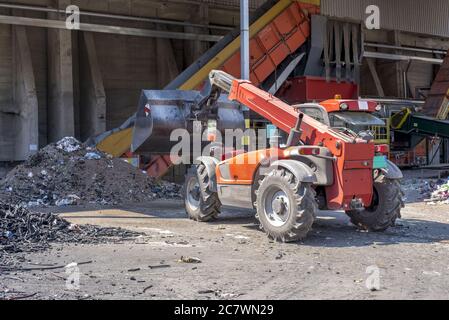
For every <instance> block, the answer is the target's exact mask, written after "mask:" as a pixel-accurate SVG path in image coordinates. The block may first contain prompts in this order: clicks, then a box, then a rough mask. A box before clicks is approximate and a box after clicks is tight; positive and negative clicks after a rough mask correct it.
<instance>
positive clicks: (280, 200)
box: [256, 169, 318, 242]
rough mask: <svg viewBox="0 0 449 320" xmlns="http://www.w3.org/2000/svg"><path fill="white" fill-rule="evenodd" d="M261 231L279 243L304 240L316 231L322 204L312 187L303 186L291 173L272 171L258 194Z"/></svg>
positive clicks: (304, 184) (257, 204)
mask: <svg viewBox="0 0 449 320" xmlns="http://www.w3.org/2000/svg"><path fill="white" fill-rule="evenodd" d="M256 195H257V198H256V208H257V215H256V217H257V219H258V220H259V222H260V228H261V229H262V230H264V231H265V232H266V233H267V234H268V236H269V237H271V238H273V239H274V240H276V241H282V242H295V241H298V240H301V239H304V238H305V237H306V236H307V234H308V233H309V231H310V230H311V229H312V225H313V222H314V220H315V216H316V212H317V210H318V204H317V202H316V200H315V195H316V194H315V190H314V189H313V188H312V185H311V184H306V183H301V182H299V181H297V179H296V177H295V176H294V175H293V174H292V173H291V172H290V171H288V170H285V169H280V170H273V171H272V172H270V173H269V174H268V175H267V176H266V177H265V178H264V179H263V181H262V182H261V184H260V187H259V189H258V191H257V192H256Z"/></svg>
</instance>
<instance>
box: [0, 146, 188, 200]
mask: <svg viewBox="0 0 449 320" xmlns="http://www.w3.org/2000/svg"><path fill="white" fill-rule="evenodd" d="M179 197H180V186H178V185H176V184H171V183H167V182H159V181H155V180H154V179H152V178H150V177H148V176H147V175H146V174H145V173H143V172H142V171H141V170H139V169H137V168H135V167H133V166H132V165H130V164H129V163H127V162H125V161H124V160H122V159H116V158H112V157H111V156H109V155H107V154H105V153H102V152H100V151H98V150H96V149H93V148H90V147H87V146H85V145H83V144H82V143H80V142H79V141H77V140H76V139H74V138H64V139H62V140H61V141H59V142H58V143H56V144H51V145H48V146H47V147H45V148H43V149H42V150H40V151H39V152H38V153H37V154H35V155H33V156H31V157H30V158H29V159H28V160H27V161H26V162H25V163H24V164H22V165H20V166H18V167H16V168H15V169H13V170H12V171H11V172H9V174H8V175H7V176H6V177H5V179H3V180H1V181H0V200H4V201H6V202H9V203H14V204H21V205H23V206H27V207H36V206H55V205H56V206H67V205H83V204H88V203H94V204H101V205H114V204H121V203H130V202H134V203H135V202H145V201H150V200H154V199H158V198H164V199H170V198H179Z"/></svg>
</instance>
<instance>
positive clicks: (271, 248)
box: [0, 196, 449, 299]
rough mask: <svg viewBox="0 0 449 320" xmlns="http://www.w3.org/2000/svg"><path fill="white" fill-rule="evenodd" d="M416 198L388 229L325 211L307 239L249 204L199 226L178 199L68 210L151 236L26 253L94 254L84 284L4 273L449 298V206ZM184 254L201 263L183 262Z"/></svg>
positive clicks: (150, 287) (143, 288) (215, 293)
mask: <svg viewBox="0 0 449 320" xmlns="http://www.w3.org/2000/svg"><path fill="white" fill-rule="evenodd" d="M408 200H409V203H408V204H407V206H406V208H405V209H404V210H403V219H402V220H400V221H399V223H398V226H397V227H396V228H393V229H391V230H389V231H388V232H385V233H363V232H359V231H357V230H356V228H355V227H353V226H352V225H350V224H349V221H348V219H347V218H346V216H345V215H344V214H342V213H322V214H321V215H320V217H319V219H318V220H317V222H316V223H315V226H314V230H313V231H312V232H311V233H310V235H309V237H308V238H307V239H306V240H305V241H304V242H303V243H298V244H279V243H273V242H271V241H269V240H268V239H267V237H266V236H265V234H264V233H262V232H260V231H259V230H258V226H257V225H256V224H255V220H254V219H253V213H252V212H250V211H235V210H226V211H225V212H224V214H223V215H222V216H221V217H220V219H219V220H218V221H217V222H214V223H210V224H200V223H195V222H193V221H189V220H188V219H186V218H185V214H184V210H183V208H182V203H181V202H179V201H158V202H155V203H151V204H148V205H147V206H146V207H134V208H132V209H130V208H127V209H122V210H120V209H117V208H115V209H109V210H100V211H92V210H89V209H82V208H78V209H75V210H74V209H73V208H72V209H71V212H68V213H65V214H64V217H66V218H67V219H69V220H70V221H72V222H74V223H90V224H98V225H102V226H114V227H115V226H120V227H124V228H128V229H132V230H138V231H142V232H144V233H145V234H146V236H143V237H141V238H138V239H136V241H135V242H132V243H122V244H114V245H98V246H86V245H79V246H55V247H54V249H52V250H51V251H48V252H45V253H41V254H32V255H29V256H27V258H28V259H29V260H30V261H29V262H31V264H29V265H30V266H34V267H36V264H45V265H67V264H69V263H71V262H86V261H92V263H89V264H85V265H81V266H79V268H80V273H81V277H80V288H79V290H68V289H67V287H66V280H65V278H66V277H67V275H66V273H65V270H64V269H55V270H44V271H25V272H24V271H21V272H14V273H9V274H3V275H2V276H1V278H0V290H1V291H4V290H5V289H6V290H9V296H13V295H14V293H16V295H24V294H25V295H26V294H35V295H34V296H33V298H38V299H74V298H75V299H77V298H82V299H217V298H218V299H221V298H228V299H229V298H230V299H265V298H269V299H449V206H447V205H441V206H428V205H426V204H424V203H422V202H414V201H415V200H414V197H413V196H409V199H408ZM182 256H188V257H197V258H200V259H201V261H202V262H201V263H199V264H189V263H180V262H178V260H179V259H180V258H181V257H182ZM155 266H158V267H155ZM370 266H376V267H377V268H379V270H380V290H378V291H370V290H368V289H367V287H366V280H367V279H368V277H369V276H370V274H368V273H367V268H368V267H370Z"/></svg>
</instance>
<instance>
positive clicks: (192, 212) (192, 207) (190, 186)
mask: <svg viewBox="0 0 449 320" xmlns="http://www.w3.org/2000/svg"><path fill="white" fill-rule="evenodd" d="M209 183H210V179H209V176H208V174H207V170H206V167H205V166H204V165H203V164H200V165H198V166H194V167H192V168H190V170H189V172H188V173H187V176H186V181H185V184H184V188H183V191H184V192H183V193H184V205H185V209H186V213H187V215H188V216H189V218H190V219H192V220H195V221H199V222H209V221H211V220H213V219H215V218H217V217H218V215H219V214H220V210H221V202H220V200H219V198H218V194H217V193H214V192H211V191H210V188H209ZM201 189H202V191H203V194H202V192H201ZM203 195H204V196H203Z"/></svg>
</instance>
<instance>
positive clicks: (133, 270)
mask: <svg viewBox="0 0 449 320" xmlns="http://www.w3.org/2000/svg"><path fill="white" fill-rule="evenodd" d="M137 271H140V268H134V269H128V272H137Z"/></svg>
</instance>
